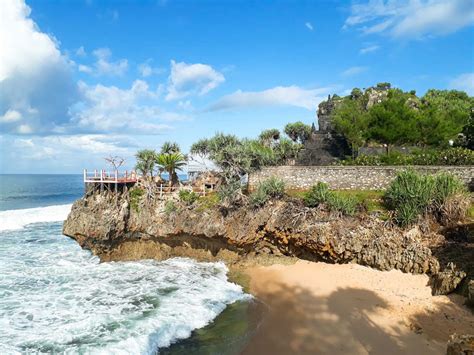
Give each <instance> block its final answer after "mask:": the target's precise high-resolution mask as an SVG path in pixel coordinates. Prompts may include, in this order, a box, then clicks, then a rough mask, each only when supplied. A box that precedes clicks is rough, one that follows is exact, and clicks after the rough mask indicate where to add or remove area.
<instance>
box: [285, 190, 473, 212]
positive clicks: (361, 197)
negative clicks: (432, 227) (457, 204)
mask: <svg viewBox="0 0 474 355" xmlns="http://www.w3.org/2000/svg"><path fill="white" fill-rule="evenodd" d="M308 191H309V189H308V190H302V189H298V190H295V189H294V190H287V191H286V194H287V195H288V196H291V197H294V198H298V199H303V198H304V196H305V194H306V193H307V192H308ZM331 191H333V192H336V193H337V194H338V195H340V196H343V197H347V198H353V199H354V200H356V201H357V204H359V205H362V206H364V207H365V209H366V210H367V212H368V213H372V212H385V211H386V208H385V207H384V205H383V201H382V197H383V191H379V190H331ZM473 213H474V212H473Z"/></svg>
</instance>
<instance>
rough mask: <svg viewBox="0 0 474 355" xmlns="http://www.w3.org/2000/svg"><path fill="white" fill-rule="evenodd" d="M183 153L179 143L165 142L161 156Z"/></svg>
mask: <svg viewBox="0 0 474 355" xmlns="http://www.w3.org/2000/svg"><path fill="white" fill-rule="evenodd" d="M180 151H181V149H180V147H179V145H178V143H176V142H169V141H167V142H164V143H163V145H162V146H161V149H160V154H171V153H179V152H180Z"/></svg>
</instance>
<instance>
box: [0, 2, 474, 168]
mask: <svg viewBox="0 0 474 355" xmlns="http://www.w3.org/2000/svg"><path fill="white" fill-rule="evenodd" d="M378 82H390V83H392V86H395V87H399V88H401V89H403V90H416V91H417V93H418V94H419V95H423V94H424V93H425V92H426V90H428V89H430V88H436V89H458V90H464V91H466V92H468V93H469V94H470V95H474V2H473V1H472V0H390V1H383V0H371V1H364V0H361V1H356V2H354V1H342V0H341V1H338V0H334V1H329V0H327V1H290V0H286V1H243V0H242V1H237V0H229V1H222V0H221V1H218V0H214V1H208V0H203V1H190V0H188V1H177V0H153V1H151V0H150V1H125V0H122V1H99V0H67V1H66V0H62V1H60V0H56V1H52V0H50V1H46V0H41V1H39V0H27V1H26V2H25V1H24V0H2V1H0V148H1V151H0V173H81V172H82V169H84V168H87V169H100V168H104V167H106V163H105V161H104V157H107V156H110V155H112V156H115V155H119V156H122V157H124V158H125V159H126V165H125V168H128V169H130V168H133V165H134V162H135V160H134V154H135V152H136V151H137V150H139V149H143V148H151V149H159V148H160V146H161V145H162V144H163V142H165V141H176V142H178V143H179V144H180V146H181V147H182V150H183V151H184V152H186V151H188V150H189V147H190V146H191V144H192V143H193V142H195V141H197V140H198V139H200V138H205V137H211V136H213V135H214V134H215V133H216V132H224V133H232V134H236V135H237V136H239V137H256V136H258V134H259V133H260V132H261V131H262V130H263V129H268V128H278V129H282V128H283V127H284V126H285V124H286V123H288V122H295V121H303V122H305V123H308V124H311V123H313V122H316V110H317V106H318V104H319V103H320V102H321V101H322V100H325V99H326V98H327V96H328V94H335V93H337V94H339V95H345V94H348V93H349V92H350V91H351V89H352V88H354V87H359V88H367V87H370V86H373V85H375V84H376V83H378Z"/></svg>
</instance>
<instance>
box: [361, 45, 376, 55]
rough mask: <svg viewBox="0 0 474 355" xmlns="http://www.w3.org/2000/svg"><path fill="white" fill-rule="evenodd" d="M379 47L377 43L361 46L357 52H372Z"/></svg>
mask: <svg viewBox="0 0 474 355" xmlns="http://www.w3.org/2000/svg"><path fill="white" fill-rule="evenodd" d="M379 48H380V47H379V46H377V45H371V46H366V47H364V48H361V49H360V50H359V54H367V53H372V52H375V51H378V50H379Z"/></svg>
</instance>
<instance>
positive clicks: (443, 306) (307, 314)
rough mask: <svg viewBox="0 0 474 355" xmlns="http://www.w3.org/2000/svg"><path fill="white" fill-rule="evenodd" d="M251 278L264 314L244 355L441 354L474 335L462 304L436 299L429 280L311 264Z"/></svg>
mask: <svg viewBox="0 0 474 355" xmlns="http://www.w3.org/2000/svg"><path fill="white" fill-rule="evenodd" d="M248 273H249V275H250V277H251V281H250V291H251V293H252V294H254V295H255V296H256V297H257V298H258V299H260V300H261V301H262V302H263V303H264V304H265V305H266V306H267V310H266V312H265V316H264V319H263V321H262V323H261V325H260V327H259V329H258V331H257V334H256V335H255V336H254V337H253V339H252V340H251V341H250V343H249V344H248V346H247V347H246V349H245V351H244V354H315V353H319V354H444V353H446V342H447V340H448V339H449V336H450V335H451V334H453V333H458V334H459V333H460V334H467V333H471V334H472V333H474V315H473V314H472V313H471V311H469V310H468V309H467V308H466V307H464V306H462V302H463V298H462V297H460V296H458V295H450V296H436V297H433V296H431V289H430V288H429V286H427V283H428V277H427V276H426V275H411V274H404V273H402V272H400V271H395V270H393V271H389V272H382V271H377V270H373V269H370V268H366V267H363V266H360V265H355V264H350V265H333V264H325V263H314V262H307V261H298V262H296V263H295V264H293V265H272V266H257V267H254V268H251V269H250V270H249V271H248Z"/></svg>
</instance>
